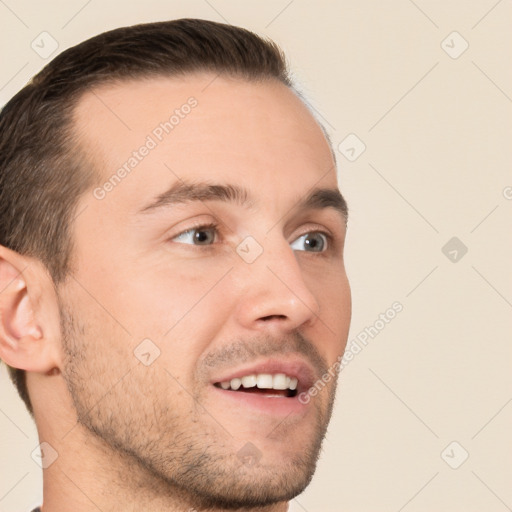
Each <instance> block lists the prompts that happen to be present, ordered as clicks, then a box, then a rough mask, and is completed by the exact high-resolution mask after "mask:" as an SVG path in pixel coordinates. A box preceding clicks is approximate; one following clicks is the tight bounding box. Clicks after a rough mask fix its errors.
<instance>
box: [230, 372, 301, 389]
mask: <svg viewBox="0 0 512 512" xmlns="http://www.w3.org/2000/svg"><path fill="white" fill-rule="evenodd" d="M297 382H298V381H297V379H296V378H295V377H289V376H288V375H285V374H284V373H276V374H275V375H271V374H270V373H258V374H251V375H245V376H244V377H241V378H238V377H237V378H234V379H231V380H225V381H223V382H221V383H220V387H221V388H222V389H233V390H235V391H236V390H237V389H239V388H240V386H243V387H244V388H253V387H254V386H257V387H258V388H260V389H291V390H292V391H293V390H294V389H297Z"/></svg>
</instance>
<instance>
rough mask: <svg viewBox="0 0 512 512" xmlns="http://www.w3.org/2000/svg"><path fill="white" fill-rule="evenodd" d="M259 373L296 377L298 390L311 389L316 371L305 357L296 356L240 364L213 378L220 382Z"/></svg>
mask: <svg viewBox="0 0 512 512" xmlns="http://www.w3.org/2000/svg"><path fill="white" fill-rule="evenodd" d="M258 373H270V374H276V373H284V374H286V375H288V376H289V377H295V378H296V379H297V381H298V384H297V391H298V392H299V393H300V392H301V391H303V390H306V389H309V388H310V387H311V386H312V385H313V382H314V380H315V373H314V371H313V369H312V367H311V365H310V364H309V363H307V362H306V361H305V360H304V359H302V358H298V357H294V358H289V357H288V358H286V359H276V358H272V359H265V360H264V361H260V362H258V363H252V364H247V365H243V366H238V367H237V368H236V369H231V370H229V371H227V372H226V373H224V374H222V375H219V376H218V377H215V378H214V379H212V380H211V383H212V384H216V383H218V382H225V381H230V380H231V379H236V378H239V379H240V378H242V377H243V376H245V375H253V374H258Z"/></svg>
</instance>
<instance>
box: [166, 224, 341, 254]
mask: <svg viewBox="0 0 512 512" xmlns="http://www.w3.org/2000/svg"><path fill="white" fill-rule="evenodd" d="M207 229H213V230H215V232H216V234H219V233H220V225H219V224H218V223H216V222H210V223H207V224H200V223H198V224H196V225H192V226H190V227H189V228H187V229H185V230H183V231H181V232H180V233H177V234H176V235H174V236H173V237H171V239H170V241H172V240H174V239H175V238H177V237H179V236H181V235H184V234H185V233H188V232H189V231H201V230H207ZM309 233H320V234H322V235H324V236H325V237H326V238H327V249H326V250H325V251H322V252H319V253H316V254H318V255H321V254H324V253H326V252H328V251H329V250H332V249H333V246H334V242H335V240H334V237H333V236H332V235H331V234H330V233H328V232H327V231H324V230H321V229H308V230H305V231H303V232H300V233H299V234H297V235H296V236H295V238H294V240H293V241H295V240H297V238H300V237H301V236H304V235H307V234H309ZM214 243H215V242H214ZM212 245H213V244H208V245H203V246H196V247H202V248H203V249H205V248H211V247H212Z"/></svg>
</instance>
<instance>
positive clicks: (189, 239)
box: [172, 226, 217, 245]
mask: <svg viewBox="0 0 512 512" xmlns="http://www.w3.org/2000/svg"><path fill="white" fill-rule="evenodd" d="M216 235H217V229H216V227H215V226H199V227H197V228H193V229H189V230H187V231H184V232H183V233H180V234H179V235H177V236H175V237H174V238H172V241H173V242H178V243H180V244H189V245H211V244H213V243H214V242H215V241H216V239H217V236H216Z"/></svg>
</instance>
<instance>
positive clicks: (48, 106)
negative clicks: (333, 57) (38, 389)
mask: <svg viewBox="0 0 512 512" xmlns="http://www.w3.org/2000/svg"><path fill="white" fill-rule="evenodd" d="M194 71H210V72H213V73H216V74H224V75H229V76H234V77H240V78H243V79H246V80H250V81H260V80H269V79H274V80H278V81H280V82H282V83H284V84H285V85H286V86H288V87H293V86H292V81H291V79H290V77H289V73H288V67H287V64H286V60H285V57H284V55H283V53H282V51H281V50H280V49H279V47H278V46H277V45H276V44H275V43H274V42H272V41H270V40H267V39H263V38H261V37H259V36H257V35H256V34H254V33H252V32H250V31H248V30H246V29H243V28H239V27H234V26H231V25H226V24H222V23H216V22H212V21H206V20H199V19H179V20H173V21H165V22H159V23H148V24H143V25H135V26H132V27H123V28H118V29H115V30H111V31H109V32H105V33H103V34H100V35H97V36H95V37H92V38H91V39H88V40H87V41H84V42H83V43H80V44H78V45H76V46H74V47H72V48H69V49H67V50H65V51H64V52H62V53H61V54H60V55H58V56H57V57H56V58H55V59H53V60H52V61H51V62H50V63H49V64H48V65H47V66H45V67H44V68H43V69H42V71H40V72H39V73H38V74H37V75H35V76H34V77H33V78H32V80H31V81H30V82H29V83H28V84H27V85H26V86H25V87H24V88H23V89H22V90H21V91H20V92H19V93H18V94H16V95H15V96H14V97H13V98H12V99H11V100H10V101H9V102H8V103H7V104H6V105H5V106H4V108H3V109H2V111H1V113H0V244H1V245H4V246H5V247H8V248H9V249H12V250H14V251H17V252H18V253H20V254H24V255H29V256H32V257H35V258H37V259H39V260H41V261H42V262H43V264H44V265H45V266H46V268H47V269H48V271H49V273H50V275H51V277H52V279H53V281H54V283H55V285H56V286H57V285H58V284H59V283H61V282H62V281H63V280H64V279H65V277H66V275H67V274H68V272H69V268H68V266H69V261H70V255H71V252H72V240H71V236H70V225H71V222H72V218H73V216H74V215H75V209H76V205H77V202H78V199H79V197H80V196H81V195H82V194H83V193H84V192H85V191H86V190H88V189H89V188H90V187H92V186H93V184H94V181H95V176H94V174H93V172H92V171H91V170H89V169H87V168H86V167H87V166H85V165H83V161H84V159H85V157H84V156H83V155H81V153H80V151H79V147H78V144H77V143H76V140H75V136H74V131H73V123H72V121H73V111H74V108H75V107H76V105H77V103H78V100H79V99H80V97H81V96H82V95H83V94H84V93H85V92H86V91H88V90H91V89H92V88H93V87H97V86H99V85H103V84H107V83H111V82H118V81H123V80H128V79H137V78H141V77H145V78H147V77H151V76H162V75H163V76H179V75H184V74H187V73H191V72H194ZM9 373H10V375H11V379H12V380H13V382H14V384H15V385H16V387H17V389H18V392H19V394H20V396H21V398H22V399H23V401H24V402H25V404H26V406H27V408H28V410H29V411H30V412H31V413H32V412H33V411H32V405H31V403H30V399H29V396H28V392H27V387H26V383H25V372H24V371H23V370H19V369H15V368H10V367H9Z"/></svg>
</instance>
